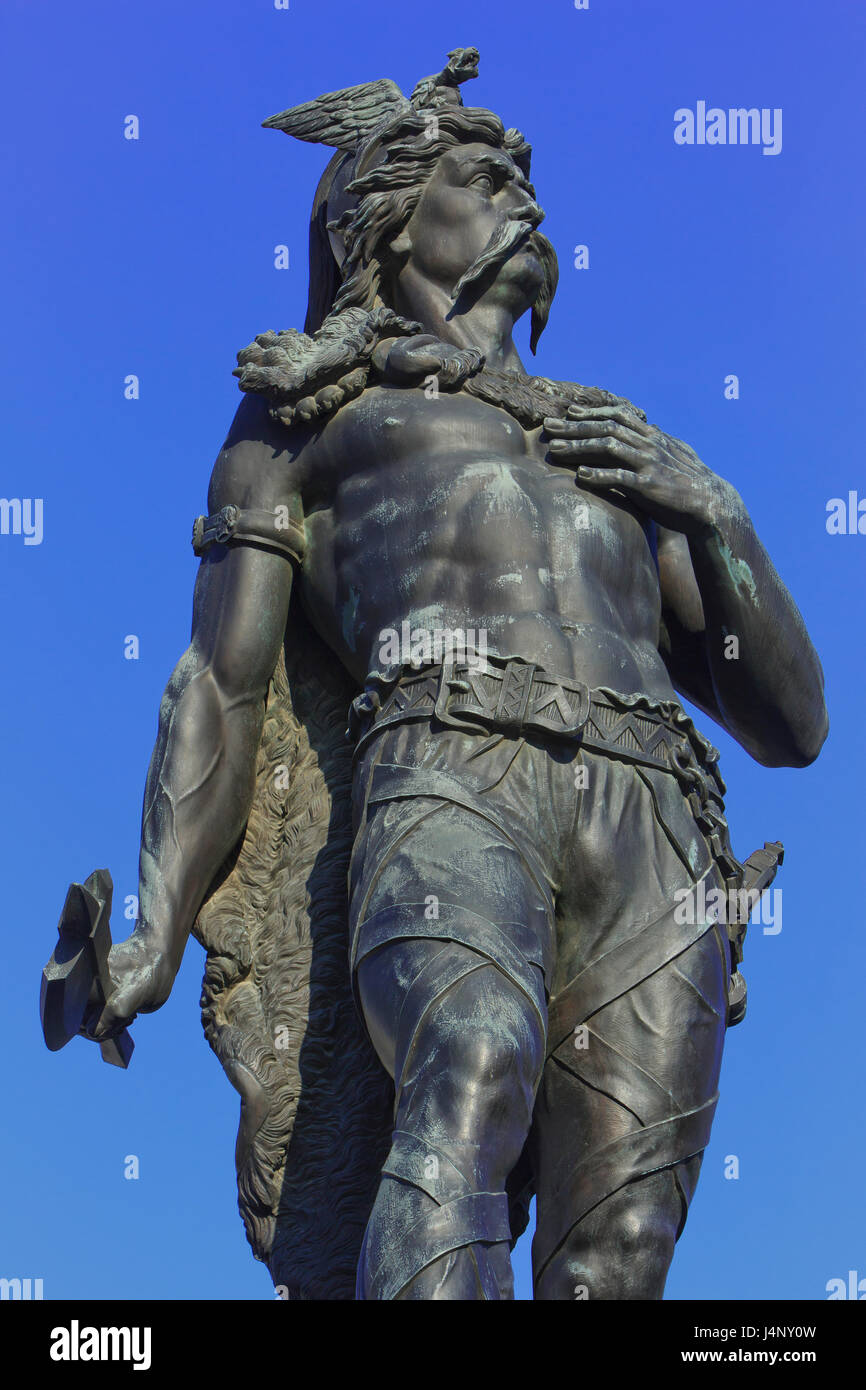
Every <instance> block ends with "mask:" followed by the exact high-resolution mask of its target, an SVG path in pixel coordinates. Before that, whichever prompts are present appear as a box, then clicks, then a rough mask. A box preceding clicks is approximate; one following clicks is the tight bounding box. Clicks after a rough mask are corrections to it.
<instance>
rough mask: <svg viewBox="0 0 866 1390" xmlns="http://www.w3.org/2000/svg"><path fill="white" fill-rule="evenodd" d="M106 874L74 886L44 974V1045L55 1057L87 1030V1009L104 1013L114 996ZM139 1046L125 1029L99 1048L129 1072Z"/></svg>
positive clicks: (41, 1005) (109, 883)
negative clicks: (110, 964) (109, 954)
mask: <svg viewBox="0 0 866 1390" xmlns="http://www.w3.org/2000/svg"><path fill="white" fill-rule="evenodd" d="M113 890H114V885H113V883H112V881H111V874H110V873H109V872H108V870H107V869H97V870H95V872H94V873H92V874H91V875H90V877H89V878H88V879H87V880H86V881H85V882H84V883H71V884H70V885H69V891H68V893H67V894H66V902H65V903H64V905H63V912H62V914H61V917H60V922H59V924H58V927H57V932H58V937H59V939H58V942H57V945H56V946H55V948H54V954H53V955H52V957H51V959H50V961H49V962H48V964H47V965H46V967H45V969H44V970H43V971H42V989H41V991H40V995H39V1014H40V1017H41V1019H42V1032H43V1034H44V1036H45V1042H46V1044H47V1046H48V1047H49V1048H50V1049H51V1051H52V1052H58V1051H59V1050H60V1048H61V1047H65V1046H66V1044H67V1043H68V1042H69V1039H70V1038H74V1037H75V1035H76V1034H77V1033H82V1034H84V1036H87V1034H86V1032H85V1029H84V1027H83V1024H84V1018H85V1014H86V1013H87V1011H88V1006H90V1005H96V1006H99V1007H100V1008H101V1006H102V1005H104V1003H105V1001H106V1000H107V999H108V998H109V996H110V995H111V993H112V991H113V990H114V982H113V981H112V978H111V972H110V971H109V968H108V953H109V951H110V950H111V927H110V926H109V919H110V917H111V895H112V892H113ZM134 1046H135V1044H134V1043H133V1041H132V1038H131V1037H130V1036H129V1032H128V1030H127V1029H126V1028H124V1029H122V1030H121V1031H120V1032H118V1033H117V1034H116V1036H114V1037H112V1038H107V1039H105V1041H103V1042H100V1044H99V1047H100V1051H101V1052H102V1060H103V1061H104V1062H110V1063H111V1064H112V1066H115V1067H124V1068H126V1067H128V1066H129V1060H130V1058H131V1056H132V1051H133V1048H134Z"/></svg>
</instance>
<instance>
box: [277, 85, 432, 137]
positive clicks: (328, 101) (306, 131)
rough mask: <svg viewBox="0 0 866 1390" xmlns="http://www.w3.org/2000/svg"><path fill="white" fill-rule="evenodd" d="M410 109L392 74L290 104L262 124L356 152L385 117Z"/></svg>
mask: <svg viewBox="0 0 866 1390" xmlns="http://www.w3.org/2000/svg"><path fill="white" fill-rule="evenodd" d="M411 110H412V104H411V102H409V101H407V99H406V97H404V95H403V93H402V92H401V91H400V88H399V87H398V86H397V83H396V82H392V81H391V79H390V78H389V77H380V78H379V79H378V80H377V81H375V82H361V83H359V84H358V86H357V87H343V88H342V89H341V90H340V91H339V92H326V93H325V94H324V96H320V97H316V98H315V100H313V101H305V102H304V103H303V104H302V105H301V106H291V107H289V109H288V110H286V111H279V112H277V114H276V115H275V116H268V119H267V120H266V121H262V125H263V126H264V127H265V128H266V129H267V130H284V131H285V133H286V134H287V135H293V136H294V137H295V139H296V140H309V141H312V142H313V143H314V144H317V145H330V146H331V147H332V148H333V149H335V150H345V151H352V152H354V151H355V150H356V149H358V147H359V146H360V145H362V144H364V143H365V142H366V141H367V140H369V138H370V136H371V135H372V134H373V132H374V130H376V129H377V127H378V126H380V125H381V124H382V123H383V121H386V120H387V119H389V117H391V116H395V115H396V114H397V112H398V111H411Z"/></svg>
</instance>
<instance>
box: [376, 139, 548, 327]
mask: <svg viewBox="0 0 866 1390" xmlns="http://www.w3.org/2000/svg"><path fill="white" fill-rule="evenodd" d="M543 216H544V214H543V212H542V211H541V209H540V208H539V207H538V205H537V203H536V202H535V200H534V197H533V195H532V192H531V190H530V186H529V184H528V182H527V180H526V178H525V177H524V175H523V173H522V172H521V171H520V169H519V168H518V166H517V165H516V164H515V163H514V161H513V159H512V158H511V157H510V155H508V154H507V153H506V152H505V151H504V150H502V149H497V148H494V147H493V146H491V145H487V144H483V143H480V142H479V143H477V144H466V145H457V146H455V147H454V148H453V149H449V150H446V151H445V152H444V153H443V154H442V155H441V157H440V158H439V160H438V161H437V164H436V167H435V169H434V171H433V173H432V174H431V176H430V178H429V179H428V181H427V183H426V185H425V188H424V192H423V193H422V195H421V198H420V199H419V201H418V204H417V206H416V208H415V210H414V212H413V214H412V216H411V218H410V219H409V222H408V223H407V224H406V226H405V228H404V229H403V231H402V233H401V234H400V236H399V237H397V238H396V240H395V241H394V242H393V243H392V246H391V249H392V251H393V252H394V254H395V255H396V256H398V257H399V258H400V260H399V269H395V277H394V283H395V286H396V288H397V290H398V293H399V289H400V286H401V282H405V281H406V280H407V278H408V279H411V281H412V282H413V283H417V280H418V278H419V277H420V278H421V279H422V280H425V281H427V282H432V283H433V284H435V285H437V286H439V287H440V288H441V289H443V290H444V291H445V292H446V293H447V294H448V295H449V297H450V298H452V299H454V300H455V301H456V306H455V307H456V312H457V313H460V312H461V309H462V308H465V307H468V306H469V304H474V303H476V302H478V301H479V300H480V299H481V298H483V299H484V300H485V302H487V303H495V304H498V305H500V306H501V307H503V308H507V309H508V310H509V311H510V312H511V313H512V315H513V317H514V319H515V320H516V319H517V318H519V317H520V315H521V314H523V313H524V312H525V310H526V309H528V308H529V306H530V305H531V304H533V303H534V302H535V299H536V297H537V295H538V292H539V290H540V288H541V286H542V284H543V282H544V278H545V268H544V248H545V247H546V246H549V243H548V242H547V240H546V238H543V237H541V236H540V234H539V233H537V232H536V231H535V228H536V227H537V226H538V224H539V223H540V222H541V220H542V218H543Z"/></svg>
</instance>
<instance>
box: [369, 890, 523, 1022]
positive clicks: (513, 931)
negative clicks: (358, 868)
mask: <svg viewBox="0 0 866 1390" xmlns="http://www.w3.org/2000/svg"><path fill="white" fill-rule="evenodd" d="M425 907H426V904H425V903H399V904H396V905H395V906H393V907H383V908H381V909H380V910H379V911H378V912H374V913H373V915H372V916H371V917H368V918H367V920H366V921H365V922H363V923H362V924H361V926H360V927H359V928H358V932H357V941H356V947H355V959H354V961H353V963H352V964H353V971H354V970H357V966H358V964H359V963H360V961H361V960H363V958H364V957H365V956H367V955H369V953H370V952H371V951H375V950H377V949H378V948H379V947H380V946H386V945H387V944H388V942H389V941H398V940H401V939H404V938H407V937H428V938H430V939H432V940H434V941H457V942H459V943H460V945H462V946H467V947H468V948H469V950H470V951H474V952H475V953H476V954H477V955H479V956H483V957H485V958H486V959H487V960H488V961H490V962H491V964H493V965H495V966H497V967H498V968H499V970H501V971H502V973H503V975H506V976H507V977H508V979H509V980H511V982H512V983H513V984H515V985H516V986H517V988H518V989H519V990H520V991H521V992H522V993H523V994H524V995H525V996H526V998H527V999H528V1001H529V1003H530V1004H531V1005H532V1007H533V1009H534V1010H535V1012H536V1014H537V1015H538V1022H539V1024H540V1027H541V1031H542V1035H543V1034H544V1032H545V1015H546V1012H547V1006H546V1000H545V992H544V985H543V978H542V975H541V974H540V973H539V971H541V970H543V962H542V960H541V949H540V945H539V943H538V942H537V940H536V938H535V936H534V934H533V933H532V932H529V931H527V929H526V927H525V926H523V925H522V923H517V922H509V923H508V924H507V926H506V927H504V928H502V927H499V926H497V925H496V923H495V922H490V921H488V919H487V918H486V917H479V915H478V914H477V913H476V912H471V911H470V910H469V908H466V907H459V906H458V905H457V904H455V903H445V902H440V903H439V906H438V912H439V916H438V918H435V919H433V920H432V921H428V920H427V918H426V917H425V915H424V913H425ZM514 943H516V944H514ZM533 965H537V966H538V967H539V969H538V970H537V971H536V970H534V969H533Z"/></svg>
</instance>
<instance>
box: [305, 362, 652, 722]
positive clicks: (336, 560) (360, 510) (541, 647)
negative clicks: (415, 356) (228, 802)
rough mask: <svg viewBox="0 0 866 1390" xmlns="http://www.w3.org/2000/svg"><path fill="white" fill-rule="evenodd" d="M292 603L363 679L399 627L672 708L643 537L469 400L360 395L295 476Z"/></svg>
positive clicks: (380, 392) (619, 506)
mask: <svg viewBox="0 0 866 1390" xmlns="http://www.w3.org/2000/svg"><path fill="white" fill-rule="evenodd" d="M292 471H293V473H294V475H295V477H294V482H295V486H296V488H297V491H298V492H299V494H300V498H301V501H302V504H303V511H304V517H305V528H306V534H307V553H306V556H305V560H304V564H303V567H302V571H301V575H300V586H301V597H302V600H303V602H304V604H305V607H306V608H307V610H308V612H309V614H310V616H311V618H312V620H313V622H314V625H315V626H316V628H317V629H318V631H319V632H320V633H321V635H322V636H323V637H324V638H325V640H326V641H327V642H328V643H329V645H330V646H331V647H332V648H333V649H334V651H335V652H336V653H337V655H338V656H339V657H340V658H341V660H342V661H343V663H344V664H345V666H346V667H347V668H348V669H349V671H350V672H351V673H352V674H353V676H354V677H355V678H356V679H357V680H358V681H359V682H363V680H364V678H365V676H366V674H367V672H368V671H370V670H371V669H373V668H375V667H376V666H377V665H379V664H380V662H381V656H380V653H381V642H382V636H381V634H382V633H383V632H384V631H386V630H387V629H394V630H396V631H398V632H399V631H400V628H401V624H402V623H403V622H409V624H410V625H411V627H412V628H424V629H427V630H429V631H432V630H434V629H436V628H440V629H446V630H448V629H462V630H465V629H466V628H474V629H475V630H476V632H478V631H480V630H484V631H485V632H486V642H487V647H488V650H489V651H491V652H497V653H499V654H500V655H502V656H520V657H523V658H524V659H526V660H529V661H535V662H537V663H539V664H541V665H543V666H545V667H546V668H547V669H548V670H550V671H552V672H556V673H559V674H562V675H573V676H577V677H579V678H580V679H581V680H584V681H585V682H586V683H587V684H589V685H590V686H599V685H604V686H609V687H613V688H614V689H617V690H622V691H626V692H628V691H643V692H644V693H645V694H647V695H649V696H651V697H655V698H670V697H671V696H672V694H673V687H672V686H671V683H670V679H669V677H668V674H667V670H666V668H665V665H664V663H663V661H662V659H661V656H660V655H659V651H658V642H659V618H660V595H659V582H658V574H657V569H656V564H655V560H654V557H653V551H652V537H651V532H650V530H649V529H648V523H645V522H644V521H643V520H642V519H641V518H640V516H639V514H638V513H637V512H636V511H635V510H634V509H633V508H632V507H631V506H630V505H629V503H627V502H626V501H625V500H624V499H623V500H621V501H620V500H617V499H615V498H604V497H601V496H599V495H597V494H595V493H591V492H589V491H588V490H586V489H583V488H581V487H580V486H578V484H577V481H576V478H575V474H574V472H573V470H572V469H569V468H565V467H561V466H557V465H555V464H553V463H551V461H550V458H549V456H548V453H547V440H546V438H543V437H542V430H541V428H540V427H539V428H538V429H533V430H525V429H523V428H522V427H521V425H520V424H519V423H518V421H517V420H515V419H514V417H513V416H511V415H510V414H509V413H508V412H506V411H505V410H502V409H500V408H498V407H496V406H492V405H489V404H487V403H486V402H483V401H481V400H478V399H476V398H474V397H471V396H469V395H467V394H465V393H460V392H457V393H453V394H452V393H444V392H443V393H440V394H439V396H438V398H435V399H427V398H426V397H425V395H424V392H423V390H422V389H420V388H414V389H405V390H401V389H397V388H390V387H381V386H377V387H372V388H370V389H368V390H367V391H365V392H364V393H363V395H362V396H360V397H359V398H358V399H357V400H355V401H352V402H351V403H349V404H347V405H345V406H343V408H342V409H341V410H340V411H339V412H338V413H337V415H336V416H334V417H333V418H332V419H330V420H329V421H328V422H327V423H326V424H325V425H324V427H323V428H320V429H319V430H318V431H317V432H315V433H313V434H311V435H310V437H309V438H308V440H307V441H306V442H305V443H304V445H303V447H302V448H301V449H300V450H299V451H298V453H297V454H296V456H295V460H294V463H293V465H292Z"/></svg>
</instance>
